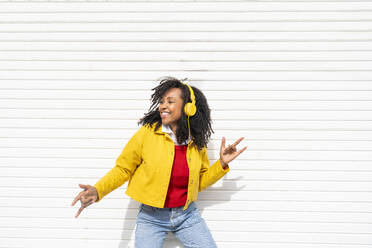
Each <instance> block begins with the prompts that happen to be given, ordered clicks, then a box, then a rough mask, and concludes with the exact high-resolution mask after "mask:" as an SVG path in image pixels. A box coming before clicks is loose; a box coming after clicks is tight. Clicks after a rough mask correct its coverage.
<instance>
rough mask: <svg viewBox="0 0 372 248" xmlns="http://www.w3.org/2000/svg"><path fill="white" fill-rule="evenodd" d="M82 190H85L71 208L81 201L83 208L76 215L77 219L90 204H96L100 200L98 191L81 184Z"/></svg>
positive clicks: (76, 198)
mask: <svg viewBox="0 0 372 248" xmlns="http://www.w3.org/2000/svg"><path fill="white" fill-rule="evenodd" d="M79 186H80V188H83V189H84V190H83V191H81V192H80V193H79V194H78V195H77V196H76V197H75V199H74V201H73V202H72V203H71V206H74V205H75V203H76V202H77V201H78V200H80V202H81V207H80V208H79V211H78V212H77V213H76V215H75V218H77V217H78V216H79V215H80V213H81V211H83V209H84V208H86V207H88V206H89V205H90V204H92V203H94V202H96V201H97V200H98V192H97V189H96V188H95V187H93V186H91V185H89V184H87V185H85V184H79Z"/></svg>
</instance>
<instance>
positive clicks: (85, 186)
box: [79, 183, 89, 189]
mask: <svg viewBox="0 0 372 248" xmlns="http://www.w3.org/2000/svg"><path fill="white" fill-rule="evenodd" d="M79 186H80V188H83V189H89V187H88V185H85V184H80V183H79Z"/></svg>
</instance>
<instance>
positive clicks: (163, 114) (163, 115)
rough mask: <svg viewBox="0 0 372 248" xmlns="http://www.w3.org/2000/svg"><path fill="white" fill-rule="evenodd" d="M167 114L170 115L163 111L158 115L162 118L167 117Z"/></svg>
mask: <svg viewBox="0 0 372 248" xmlns="http://www.w3.org/2000/svg"><path fill="white" fill-rule="evenodd" d="M169 115H170V114H169V113H165V112H162V113H160V116H161V117H162V118H167V117H168V116H169Z"/></svg>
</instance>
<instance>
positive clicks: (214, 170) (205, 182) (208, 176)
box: [199, 146, 230, 192]
mask: <svg viewBox="0 0 372 248" xmlns="http://www.w3.org/2000/svg"><path fill="white" fill-rule="evenodd" d="M201 157H202V165H201V169H200V179H199V180H200V181H199V192H200V191H202V190H204V189H206V188H207V187H209V186H210V185H212V184H214V183H215V182H217V181H218V180H219V179H220V178H221V177H223V176H224V175H226V173H227V172H229V171H230V168H229V165H227V166H226V167H225V169H223V168H222V165H221V162H220V159H218V160H217V161H216V162H215V163H214V164H213V165H212V166H209V165H210V161H209V157H208V151H207V148H206V147H205V146H204V147H203V149H202V151H201Z"/></svg>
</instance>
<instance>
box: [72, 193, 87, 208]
mask: <svg viewBox="0 0 372 248" xmlns="http://www.w3.org/2000/svg"><path fill="white" fill-rule="evenodd" d="M83 193H84V191H81V192H80V193H79V194H78V195H77V196H76V197H75V199H74V200H73V201H72V203H71V206H74V205H75V203H76V202H77V201H78V200H79V199H80V197H81V195H82V194H83Z"/></svg>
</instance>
